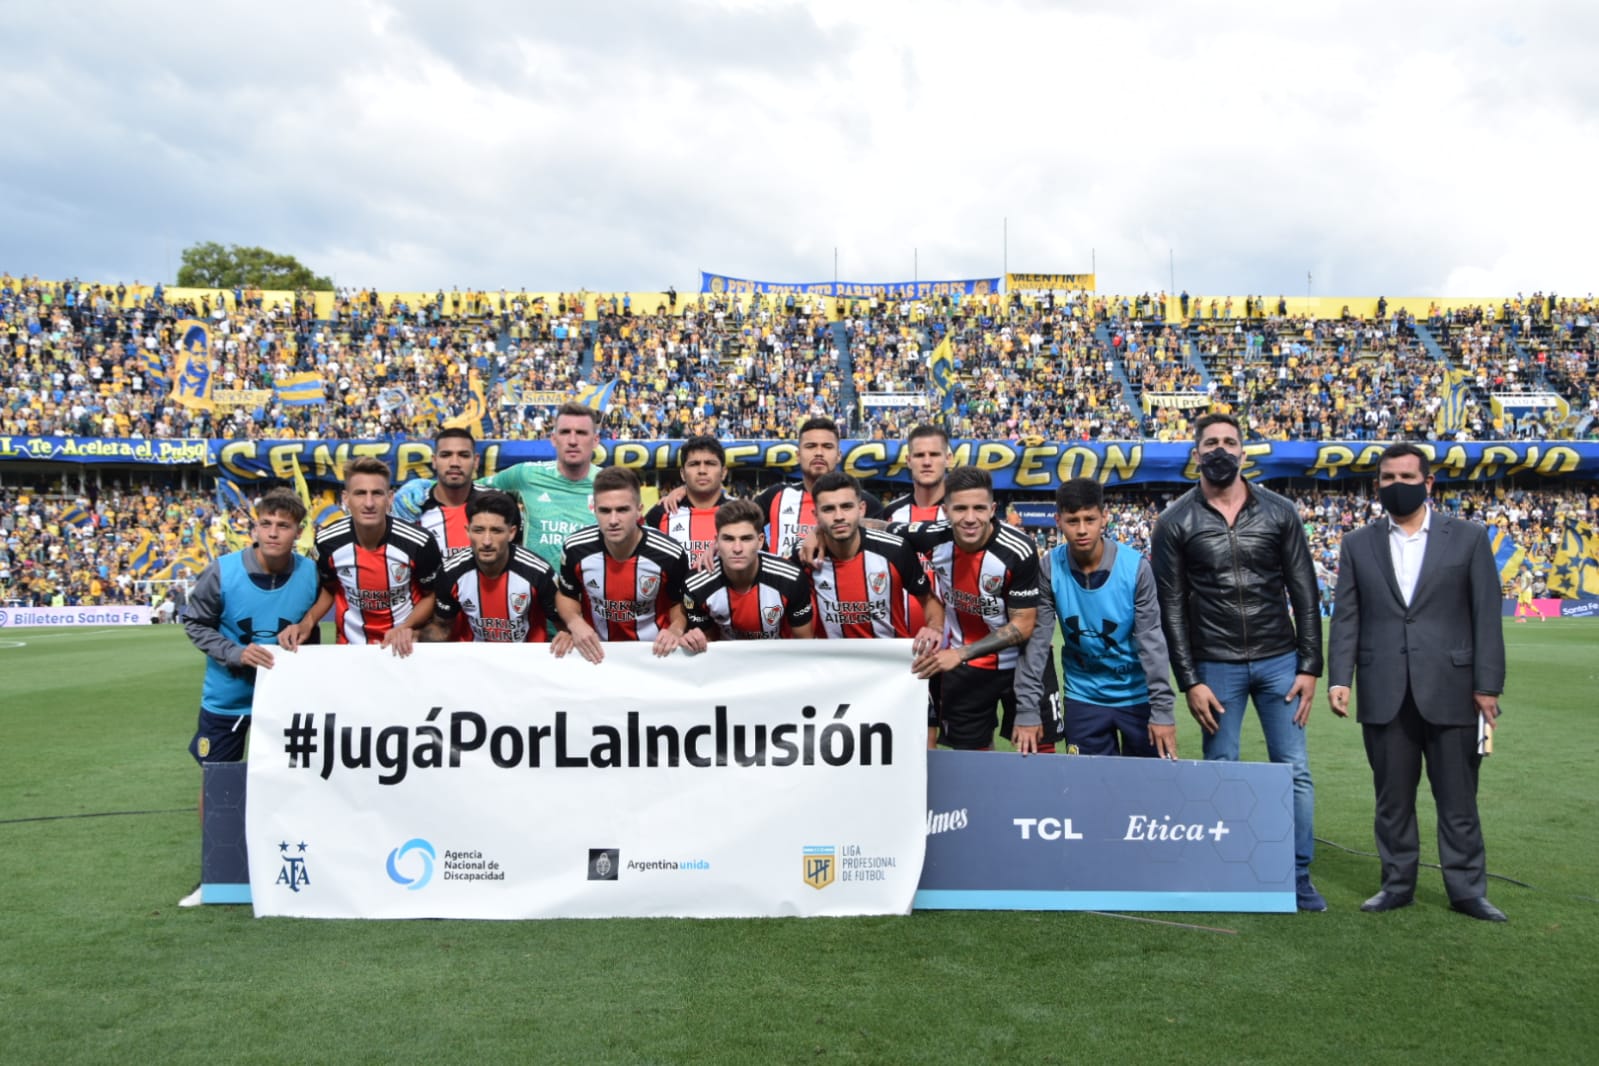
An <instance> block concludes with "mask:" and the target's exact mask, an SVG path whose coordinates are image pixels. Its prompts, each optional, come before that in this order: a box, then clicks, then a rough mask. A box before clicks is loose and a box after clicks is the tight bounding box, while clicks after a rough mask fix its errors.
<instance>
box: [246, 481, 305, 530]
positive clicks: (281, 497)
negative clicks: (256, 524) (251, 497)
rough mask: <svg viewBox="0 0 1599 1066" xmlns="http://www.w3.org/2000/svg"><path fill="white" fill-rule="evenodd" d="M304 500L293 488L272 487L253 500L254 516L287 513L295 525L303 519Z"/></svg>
mask: <svg viewBox="0 0 1599 1066" xmlns="http://www.w3.org/2000/svg"><path fill="white" fill-rule="evenodd" d="M305 513H306V512H305V501H304V500H302V499H300V496H299V494H298V493H297V492H295V491H294V490H293V489H281V488H280V489H273V490H272V491H271V492H268V493H267V494H266V495H265V496H262V497H261V498H260V499H259V500H256V501H255V516H256V517H257V518H260V517H261V516H262V515H268V514H281V515H287V516H288V518H289V520H290V521H291V522H293V523H294V524H295V525H299V524H300V523H301V522H304V521H305Z"/></svg>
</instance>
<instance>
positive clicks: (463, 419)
mask: <svg viewBox="0 0 1599 1066" xmlns="http://www.w3.org/2000/svg"><path fill="white" fill-rule="evenodd" d="M466 387H467V391H469V392H470V393H471V394H472V398H471V399H470V400H468V401H467V405H466V407H465V408H464V409H463V410H462V411H460V412H459V413H458V414H455V415H452V416H451V417H449V418H447V419H445V420H444V422H443V423H441V424H442V426H443V428H445V429H464V430H467V431H468V432H469V433H471V434H472V436H474V437H476V438H477V439H478V440H483V439H484V438H486V437H492V436H493V435H494V418H493V416H491V415H490V414H489V401H488V397H487V396H486V395H485V394H484V390H483V378H482V377H481V376H480V375H479V374H478V372H477V371H476V370H473V371H471V372H470V373H469V374H467V378H466Z"/></svg>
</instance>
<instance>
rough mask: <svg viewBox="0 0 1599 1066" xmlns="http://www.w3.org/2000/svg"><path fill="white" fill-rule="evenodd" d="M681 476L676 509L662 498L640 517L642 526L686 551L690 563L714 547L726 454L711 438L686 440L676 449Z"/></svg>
mask: <svg viewBox="0 0 1599 1066" xmlns="http://www.w3.org/2000/svg"><path fill="white" fill-rule="evenodd" d="M677 465H678V469H679V470H680V471H682V474H683V494H682V495H681V496H677V497H675V498H674V500H673V502H674V503H676V506H672V505H670V504H668V503H667V501H666V500H665V499H663V500H662V501H661V502H660V503H657V504H656V505H655V506H654V507H651V508H650V510H649V513H648V514H646V515H645V516H644V524H645V525H646V526H649V527H650V528H651V529H658V530H660V531H661V532H662V533H665V534H666V535H667V536H669V537H671V538H672V539H673V540H675V541H677V542H678V543H679V544H681V545H683V547H685V548H687V549H688V557H689V559H690V561H693V560H697V559H699V558H700V557H701V556H702V555H704V554H705V553H706V552H708V551H709V550H710V549H711V548H713V547H714V546H715V544H716V535H717V529H718V527H717V524H716V511H717V508H719V507H721V506H722V504H724V503H726V502H727V500H728V496H727V493H725V492H723V491H722V479H723V477H724V476H725V475H726V474H727V453H726V451H724V450H723V448H722V442H721V441H719V440H717V439H716V438H715V437H690V438H689V439H688V440H686V441H684V442H683V444H682V445H681V446H680V447H679V448H678V450H677Z"/></svg>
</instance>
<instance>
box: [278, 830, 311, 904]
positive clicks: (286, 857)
mask: <svg viewBox="0 0 1599 1066" xmlns="http://www.w3.org/2000/svg"><path fill="white" fill-rule="evenodd" d="M290 846H291V845H290V844H289V842H288V841H287V840H285V841H283V842H281V843H280V844H278V852H279V853H280V854H281V855H282V857H283V868H282V869H281V870H279V871H278V879H277V881H276V882H274V883H275V884H279V885H283V886H284V887H286V888H287V889H288V890H289V891H290V892H298V891H300V889H302V888H310V887H311V874H310V872H309V871H308V870H307V869H306V865H305V847H306V845H305V841H303V840H302V841H300V843H299V845H298V846H297V854H293V855H291V854H289V848H290Z"/></svg>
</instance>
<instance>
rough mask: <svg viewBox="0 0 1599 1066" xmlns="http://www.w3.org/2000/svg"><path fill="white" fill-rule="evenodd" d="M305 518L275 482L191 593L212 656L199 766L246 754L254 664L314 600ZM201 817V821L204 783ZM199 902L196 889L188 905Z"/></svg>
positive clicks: (190, 607)
mask: <svg viewBox="0 0 1599 1066" xmlns="http://www.w3.org/2000/svg"><path fill="white" fill-rule="evenodd" d="M304 525H305V504H304V503H302V502H300V497H299V496H297V495H295V494H294V493H293V492H292V491H290V490H289V489H273V490H272V491H271V492H269V493H267V494H266V495H265V496H263V497H261V499H260V500H258V501H256V505H255V539H254V543H253V544H252V545H251V546H250V547H248V548H245V549H243V550H241V551H236V552H230V553H229V554H227V555H224V556H222V557H221V558H220V559H217V560H216V561H215V562H213V563H211V564H209V565H208V566H207V567H206V568H205V569H204V570H202V571H201V572H200V577H199V579H198V580H197V581H196V582H195V585H194V591H193V592H191V593H190V594H189V602H188V604H187V605H186V606H185V607H184V610H183V628H184V631H185V632H186V633H187V634H188V636H189V640H190V641H191V642H193V644H194V646H195V647H196V648H199V649H200V650H201V651H202V652H204V653H205V655H206V664H205V682H204V684H203V686H202V688H201V690H200V718H199V724H198V725H197V726H196V727H195V731H194V737H193V739H191V740H190V741H189V754H190V755H192V756H194V761H195V762H197V763H199V764H200V765H201V766H204V765H205V764H206V763H209V762H238V761H240V760H241V759H243V758H244V745H245V739H246V738H247V737H248V736H249V735H250V712H251V709H252V704H253V702H254V700H255V678H256V671H257V670H270V669H272V664H273V657H272V646H273V645H275V644H277V643H278V642H279V638H278V634H279V633H281V632H284V631H287V630H290V629H294V628H295V625H296V623H297V621H298V620H299V618H300V617H301V616H302V615H304V614H305V613H306V611H308V610H310V608H311V605H312V604H313V603H315V602H316V599H317V578H316V565H315V564H314V563H313V562H312V561H311V560H310V559H308V558H306V557H305V556H303V555H296V554H295V551H294V544H295V541H296V539H298V537H299V536H300V530H301V528H302V527H303V526H304ZM200 819H201V822H202V824H203V823H204V820H205V789H204V786H202V787H201V790H200ZM199 902H200V896H199V889H198V888H197V889H195V891H194V893H192V894H191V895H190V896H188V897H185V899H184V900H183V902H182V905H183V906H194V905H196V904H198V903H199Z"/></svg>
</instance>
